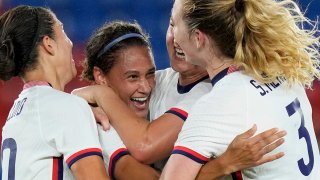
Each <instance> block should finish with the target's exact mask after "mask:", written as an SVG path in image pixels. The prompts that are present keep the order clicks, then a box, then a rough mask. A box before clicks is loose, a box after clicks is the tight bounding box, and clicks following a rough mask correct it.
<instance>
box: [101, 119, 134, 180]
mask: <svg viewBox="0 0 320 180" xmlns="http://www.w3.org/2000/svg"><path fill="white" fill-rule="evenodd" d="M98 132H99V140H100V143H101V147H102V154H103V159H104V163H105V166H106V167H107V169H108V173H109V176H110V177H111V178H112V179H115V178H114V172H115V166H116V163H117V161H118V160H119V159H120V158H121V157H122V156H125V155H127V154H129V151H128V150H127V148H126V146H125V145H124V144H123V142H122V140H121V138H120V136H119V135H118V133H117V131H116V130H115V129H114V128H113V127H111V128H110V129H109V130H107V131H104V130H103V129H102V127H101V126H100V125H99V126H98Z"/></svg>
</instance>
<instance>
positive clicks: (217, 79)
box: [211, 67, 229, 87]
mask: <svg viewBox="0 0 320 180" xmlns="http://www.w3.org/2000/svg"><path fill="white" fill-rule="evenodd" d="M228 70H229V67H228V68H225V69H224V70H222V71H221V72H219V73H218V74H217V75H216V76H215V77H214V78H213V79H212V80H211V84H212V87H213V86H214V85H215V84H216V83H217V82H218V81H220V80H221V79H222V78H223V77H224V76H226V75H227V74H228Z"/></svg>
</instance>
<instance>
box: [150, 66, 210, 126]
mask: <svg viewBox="0 0 320 180" xmlns="http://www.w3.org/2000/svg"><path fill="white" fill-rule="evenodd" d="M178 82H179V73H178V72H176V71H174V70H173V69H172V68H167V69H164V70H159V71H157V72H156V87H155V90H154V92H153V94H152V96H151V102H150V119H151V120H154V119H157V118H158V117H160V116H161V115H163V114H164V113H166V112H167V113H172V114H175V115H177V116H179V117H180V118H181V119H183V120H185V119H186V118H187V117H188V113H189V111H190V109H191V107H192V106H193V104H194V103H195V102H196V101H197V100H198V99H199V98H200V97H201V96H203V95H204V94H207V93H209V92H210V90H211V88H212V85H211V83H210V80H209V76H206V77H204V78H202V79H200V80H198V81H196V82H194V83H192V84H190V85H187V86H181V85H179V83H178Z"/></svg>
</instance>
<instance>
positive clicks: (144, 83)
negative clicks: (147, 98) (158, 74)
mask: <svg viewBox="0 0 320 180" xmlns="http://www.w3.org/2000/svg"><path fill="white" fill-rule="evenodd" d="M151 90H152V87H151V84H150V83H149V81H148V80H147V79H146V78H143V79H141V80H140V84H139V92H140V93H143V94H149V93H150V92H151Z"/></svg>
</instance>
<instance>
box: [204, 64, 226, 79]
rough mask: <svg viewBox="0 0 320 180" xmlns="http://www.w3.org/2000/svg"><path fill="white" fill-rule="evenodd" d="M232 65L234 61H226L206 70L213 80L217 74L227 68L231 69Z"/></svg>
mask: <svg viewBox="0 0 320 180" xmlns="http://www.w3.org/2000/svg"><path fill="white" fill-rule="evenodd" d="M231 64H232V59H226V60H223V61H220V62H219V63H212V64H209V65H208V66H207V67H206V70H207V72H208V74H209V77H210V79H213V78H214V77H215V76H216V75H217V74H219V73H220V72H221V71H223V70H224V69H225V68H227V67H229V66H230V65H231Z"/></svg>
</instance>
